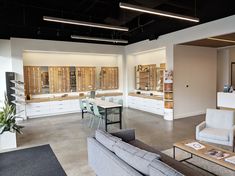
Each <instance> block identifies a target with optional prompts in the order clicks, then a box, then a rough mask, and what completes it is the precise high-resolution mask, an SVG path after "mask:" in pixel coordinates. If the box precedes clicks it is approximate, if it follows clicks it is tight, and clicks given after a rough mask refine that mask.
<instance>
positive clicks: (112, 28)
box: [43, 16, 129, 31]
mask: <svg viewBox="0 0 235 176" xmlns="http://www.w3.org/2000/svg"><path fill="white" fill-rule="evenodd" d="M43 20H45V21H50V22H56V23H64V24H73V25H78V26H88V27H95V28H102V29H111V30H118V31H128V30H129V29H128V28H126V27H121V26H112V25H107V24H100V23H92V22H86V21H77V20H69V19H64V18H56V17H49V16H43Z"/></svg>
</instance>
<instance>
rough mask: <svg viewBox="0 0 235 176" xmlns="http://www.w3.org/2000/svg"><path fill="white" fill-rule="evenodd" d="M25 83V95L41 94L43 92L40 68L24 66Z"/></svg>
mask: <svg viewBox="0 0 235 176" xmlns="http://www.w3.org/2000/svg"><path fill="white" fill-rule="evenodd" d="M24 82H25V95H29V94H40V93H41V91H42V85H41V70H40V67H36V66H24Z"/></svg>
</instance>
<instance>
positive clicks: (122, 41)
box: [71, 35, 128, 43]
mask: <svg viewBox="0 0 235 176" xmlns="http://www.w3.org/2000/svg"><path fill="white" fill-rule="evenodd" d="M71 38H73V39H79V40H90V41H101V42H111V43H128V41H127V40H122V39H107V38H98V37H88V36H79V35H71Z"/></svg>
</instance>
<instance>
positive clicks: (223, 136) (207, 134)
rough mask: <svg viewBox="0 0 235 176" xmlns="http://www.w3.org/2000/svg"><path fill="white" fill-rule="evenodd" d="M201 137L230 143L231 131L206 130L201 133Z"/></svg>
mask: <svg viewBox="0 0 235 176" xmlns="http://www.w3.org/2000/svg"><path fill="white" fill-rule="evenodd" d="M199 137H202V138H207V139H214V140H220V141H228V140H229V130H225V129H218V128H217V129H215V128H204V129H203V130H202V131H200V132H199Z"/></svg>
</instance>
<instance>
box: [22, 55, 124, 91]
mask: <svg viewBox="0 0 235 176" xmlns="http://www.w3.org/2000/svg"><path fill="white" fill-rule="evenodd" d="M122 62H123V60H122V55H120V54H119V55H118V54H99V53H97V54H96V53H78V52H76V53H75V52H54V51H52V52H42V51H24V52H23V65H24V66H93V67H101V66H104V67H105V66H106V67H108V66H109V67H118V68H119V78H120V79H119V90H120V91H122V90H123V68H122Z"/></svg>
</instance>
